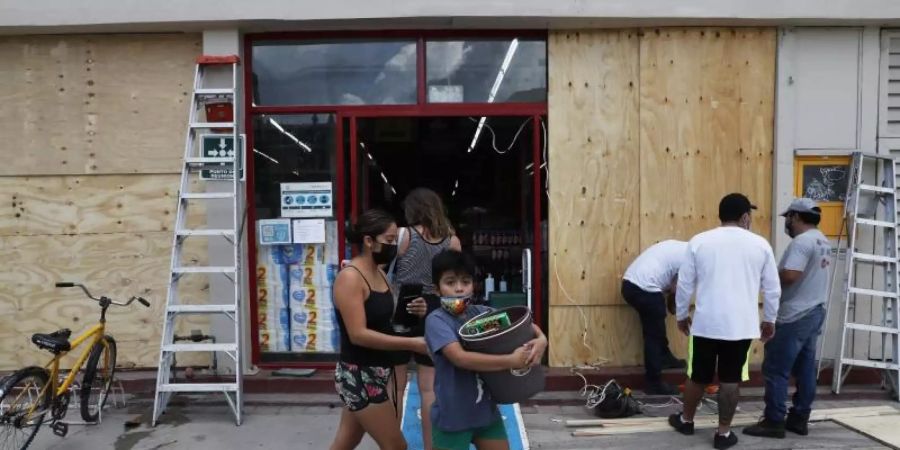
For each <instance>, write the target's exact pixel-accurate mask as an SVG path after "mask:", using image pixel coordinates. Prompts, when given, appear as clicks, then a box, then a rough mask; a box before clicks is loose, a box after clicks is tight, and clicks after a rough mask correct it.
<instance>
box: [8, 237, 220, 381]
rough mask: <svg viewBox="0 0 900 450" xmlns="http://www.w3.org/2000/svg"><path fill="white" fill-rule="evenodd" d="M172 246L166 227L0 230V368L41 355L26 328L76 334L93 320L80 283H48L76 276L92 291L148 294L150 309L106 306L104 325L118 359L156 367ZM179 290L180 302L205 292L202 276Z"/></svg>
mask: <svg viewBox="0 0 900 450" xmlns="http://www.w3.org/2000/svg"><path fill="white" fill-rule="evenodd" d="M200 243H201V244H204V243H203V242H200ZM171 248H172V234H171V233H170V232H151V233H138V234H126V233H116V234H95V235H76V236H7V237H4V238H3V239H2V252H0V253H2V254H3V257H4V262H5V263H6V267H8V268H9V270H4V271H0V317H4V319H6V320H5V321H4V324H8V325H6V326H4V327H0V370H8V369H13V368H17V367H22V366H24V365H31V364H38V363H40V362H43V361H44V360H45V359H47V356H48V354H47V353H46V352H44V351H42V350H39V349H37V348H36V347H35V346H34V345H32V344H31V339H30V338H31V334H33V333H38V332H46V333H49V332H52V331H55V330H57V329H59V328H70V329H72V331H73V334H74V333H79V332H80V331H81V330H84V329H85V328H87V327H88V326H90V325H91V324H93V323H96V321H97V320H98V319H99V317H100V309H99V308H98V306H97V304H96V303H95V302H93V301H91V300H90V299H88V298H86V297H85V296H84V295H83V293H82V292H81V291H80V290H77V289H56V288H54V283H55V282H58V281H74V282H82V283H84V284H85V285H86V286H88V287H89V288H90V289H91V290H92V291H93V293H94V294H95V295H98V294H101V295H107V296H110V297H112V298H115V299H125V300H127V299H128V298H129V297H130V296H132V295H140V296H143V297H145V298H147V299H148V300H150V302H151V308H145V307H144V306H142V305H140V304H138V303H134V304H132V306H131V307H129V308H121V307H111V308H110V310H109V312H108V314H107V332H108V333H109V334H110V335H112V336H113V337H115V339H116V341H117V343H118V348H119V353H118V360H119V362H120V364H128V363H133V364H135V365H136V366H138V367H153V366H156V365H157V362H158V358H159V342H160V333H161V331H162V324H161V320H162V317H163V312H162V311H163V308H164V307H165V296H166V288H167V281H166V280H168V271H169V261H170V257H171ZM200 250H201V249H200V248H197V247H191V246H188V247H187V248H186V250H185V259H190V260H196V261H198V262H199V260H200V255H205V253H206V252H205V251H200ZM180 294H181V297H182V298H184V299H185V301H187V299H193V300H194V301H196V300H198V299H204V298H207V297H208V296H209V287H208V283H207V280H205V279H200V278H199V277H198V278H195V279H191V280H190V281H189V282H188V283H184V284H183V288H182V290H181V291H180ZM182 327H183V328H182V329H181V330H179V332H180V333H185V332H187V331H188V330H190V329H193V328H198V329H206V330H208V324H207V321H206V320H204V319H194V318H191V319H190V320H188V321H186V323H184V324H182ZM207 356H208V355H202V356H201V357H202V358H206V357H207ZM67 361H68V362H69V363H70V362H71V361H69V360H67ZM185 362H187V361H185ZM179 363H181V362H179Z"/></svg>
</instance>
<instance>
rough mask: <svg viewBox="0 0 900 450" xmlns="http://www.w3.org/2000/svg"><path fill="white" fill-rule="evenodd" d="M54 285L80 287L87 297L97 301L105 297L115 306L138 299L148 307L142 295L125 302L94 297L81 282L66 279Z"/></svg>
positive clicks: (148, 304)
mask: <svg viewBox="0 0 900 450" xmlns="http://www.w3.org/2000/svg"><path fill="white" fill-rule="evenodd" d="M56 287H58V288H70V287H79V288H81V290H82V291H84V295H86V296H87V297H88V298H89V299H91V300H94V301H98V302H99V301H101V300H103V299H105V300H107V301H109V304H111V305H116V306H128V305H130V304H132V303H134V302H135V301H138V302H140V304H142V305H144V306H146V307H148V308H149V307H150V302H148V301H147V299H145V298H143V297H137V296H134V297H131V298H130V299H129V300H128V301H127V302H125V303H122V302H117V301H113V300H112V299H110V298H106V297H100V298H97V297H94V296H93V295H91V291H89V290H88V288H86V287H85V286H84V285H83V284H81V283H72V282H71V281H66V282H60V283H56Z"/></svg>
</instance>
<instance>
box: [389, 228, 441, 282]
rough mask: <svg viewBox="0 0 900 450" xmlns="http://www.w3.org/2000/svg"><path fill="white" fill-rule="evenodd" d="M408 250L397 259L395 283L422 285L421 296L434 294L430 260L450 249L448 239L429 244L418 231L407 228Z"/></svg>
mask: <svg viewBox="0 0 900 450" xmlns="http://www.w3.org/2000/svg"><path fill="white" fill-rule="evenodd" d="M408 230H409V248H407V249H406V253H404V254H403V255H401V256H400V257H399V258H397V267H396V275H395V278H394V280H395V282H396V283H397V284H399V285H404V284H418V285H422V293H423V294H434V293H435V288H434V284H433V283H432V282H431V260H432V259H433V258H434V257H435V256H436V255H437V254H438V253H440V252H442V251H444V250H446V249H448V248H450V238H449V237H447V238H444V239H443V240H441V241H440V242H437V243H431V242H428V241H426V240H425V238H424V237H423V236H422V235H421V234H419V231H418V230H416V229H415V228H413V227H409V228H408Z"/></svg>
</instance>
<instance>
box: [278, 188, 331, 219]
mask: <svg viewBox="0 0 900 450" xmlns="http://www.w3.org/2000/svg"><path fill="white" fill-rule="evenodd" d="M333 201H334V195H333V194H332V188H331V183H330V182H318V183H281V217H331V216H332V214H334V207H333Z"/></svg>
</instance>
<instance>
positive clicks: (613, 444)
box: [31, 389, 898, 450]
mask: <svg viewBox="0 0 900 450" xmlns="http://www.w3.org/2000/svg"><path fill="white" fill-rule="evenodd" d="M871 390H872V392H871V395H874V394H875V393H877V390H874V389H871ZM746 391H747V392H745V394H749V396H748V397H747V398H746V399H745V400H744V401H742V403H741V411H743V412H749V413H756V412H760V411H761V410H762V407H763V404H762V401H761V400H759V399H758V398H755V397H754V394H757V393H756V392H754V391H753V389H747V390H746ZM823 394H824V392H823ZM843 397H844V398H843V399H841V400H834V399H830V398H829V399H823V400H821V401H818V402H817V403H816V406H817V407H818V408H839V407H858V406H870V405H891V406H894V407H898V405H897V403H896V402H891V401H889V400H886V399H884V400H872V399H867V400H856V399H852V398H851V397H855V396H851V395H847V396H843ZM535 400H536V401H535V402H533V403H531V404H529V405H524V406H522V408H521V410H522V414H523V419H524V423H525V427H526V432H527V438H528V441H529V446H530V448H531V449H558V450H578V449H585V450H586V449H596V448H609V449H620V450H626V449H628V450H631V449H650V450H652V449H709V448H712V446H711V440H712V434H711V433H712V432H711V431H708V430H700V431H698V432H697V434H695V435H694V436H682V435H679V434H676V433H672V432H662V433H636V434H631V435H622V436H602V437H572V436H571V434H570V432H571V430H570V429H567V428H566V427H565V426H564V424H563V421H564V420H565V419H575V418H591V417H592V416H591V415H590V414H589V412H588V411H587V410H586V409H584V407H582V406H578V405H575V404H574V403H575V402H577V401H578V396H577V394H576V393H547V394H541V395H540V396H539V397H538V398H536V399H535ZM654 400H656V401H659V400H664V399H654ZM648 401H649V399H648ZM152 408H153V405H152V400H151V399H149V398H146V397H136V398H130V399H128V405H127V407H125V408H122V409H115V408H109V409H107V411H106V414H105V416H104V420H103V423H102V424H101V425H99V426H89V427H85V426H74V425H73V426H72V427H71V428H70V432H69V436H67V437H66V438H58V437H56V436H54V435H53V434H52V433H51V432H50V430H49V429H46V428H44V429H42V430H41V432H40V433H39V434H38V437H37V438H36V439H35V442H34V444H32V447H31V448H33V449H36V450H44V449H58V450H63V449H66V450H89V449H90V450H94V449H98V448H114V449H115V450H155V449H180V448H190V449H192V450H226V449H288V448H289V449H303V450H322V449H326V448H328V445H329V444H330V442H331V439H332V438H333V437H334V433H335V430H336V428H337V423H338V417H339V415H340V409H339V407H338V405H337V399H336V397H335V396H334V395H329V394H252V395H248V396H247V399H246V406H245V420H244V424H243V425H241V426H240V427H236V426H235V425H234V421H233V418H232V416H231V412H230V409H228V407H227V406H226V405H225V403H224V401H223V400H221V399H215V398H214V397H203V396H201V397H185V396H182V397H180V398H175V399H173V404H172V406H170V408H169V411H168V412H167V413H166V415H165V416H164V418H163V420H162V421H161V423H160V425H159V426H157V427H156V428H150V427H149V417H150V414H151V410H152ZM677 409H678V406H672V407H668V408H655V409H652V410H650V411H651V413H652V414H653V415H665V414H668V413H669V412H670V410H671V412H673V411H675V410H677ZM70 414H71V416H69V418H70V419H76V418H77V415H78V414H77V411H71V413H70ZM129 421H137V422H140V425H139V426H137V427H135V428H132V429H128V430H126V429H125V423H126V422H129ZM810 432H811V433H810V435H809V436H806V437H801V436H796V435H791V434H789V437H788V438H787V439H784V440H766V439H762V438H753V437H750V436H744V435H742V434H741V435H739V437H740V439H741V443H740V444H739V447H738V448H746V449H788V448H792V449H814V448H815V449H818V448H828V449H868V448H871V449H875V448H878V449H881V448H887V447H884V446H882V445H880V444H879V443H878V442H876V441H873V440H871V439H869V438H867V437H866V436H863V435H861V434H858V433H856V432H854V431H852V430H848V429H846V428H844V427H842V426H840V425H837V424H835V423H831V422H821V423H815V424H812V425H811V426H810ZM359 448H360V449H362V450H376V449H377V446H376V445H375V444H374V442H372V441H371V439H368V438H366V439H365V440H364V441H363V444H362V445H361V446H360V447H359ZM525 448H529V447H525Z"/></svg>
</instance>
